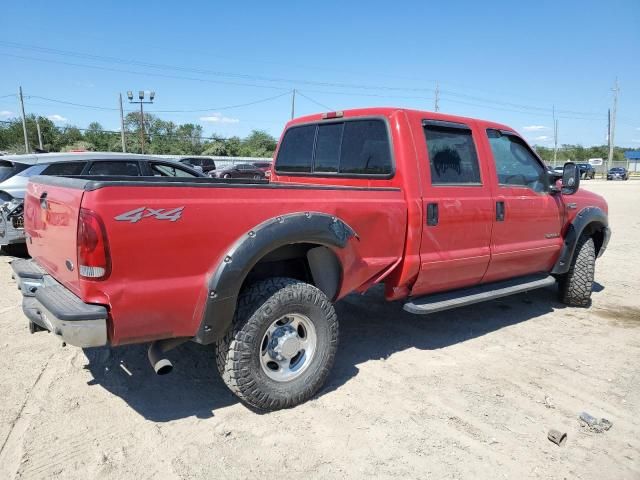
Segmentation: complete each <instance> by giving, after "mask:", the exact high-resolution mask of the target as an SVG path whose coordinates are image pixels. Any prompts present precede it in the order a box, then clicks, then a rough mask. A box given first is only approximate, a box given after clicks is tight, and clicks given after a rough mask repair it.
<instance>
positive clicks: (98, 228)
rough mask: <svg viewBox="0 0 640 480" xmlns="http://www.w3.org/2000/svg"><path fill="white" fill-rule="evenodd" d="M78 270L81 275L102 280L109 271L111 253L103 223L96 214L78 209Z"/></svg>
mask: <svg viewBox="0 0 640 480" xmlns="http://www.w3.org/2000/svg"><path fill="white" fill-rule="evenodd" d="M77 243H78V272H79V274H80V276H81V277H83V278H87V279H91V280H104V279H106V278H107V277H109V274H110V273H111V255H110V253H109V243H108V242H107V233H106V231H105V228H104V223H102V220H101V219H100V217H99V216H98V215H96V214H95V213H94V212H92V211H91V210H87V209H85V208H82V209H80V218H79V221H78V242H77Z"/></svg>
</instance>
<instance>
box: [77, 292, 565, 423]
mask: <svg viewBox="0 0 640 480" xmlns="http://www.w3.org/2000/svg"><path fill="white" fill-rule="evenodd" d="M555 292H556V290H554V289H552V288H549V289H542V290H537V291H533V292H529V293H527V294H520V295H514V296H512V297H507V298H503V299H500V300H494V301H490V302H486V303H483V304H478V305H472V306H469V307H464V308H459V309H456V310H449V311H446V312H440V313H436V314H432V315H429V316H416V315H411V314H409V313H406V312H404V310H402V303H401V302H394V303H388V302H386V301H385V300H384V298H383V293H382V289H381V288H379V287H376V288H373V289H372V290H370V291H369V292H367V293H366V294H365V295H350V296H348V297H347V298H345V299H343V300H342V301H341V302H339V303H338V304H337V305H336V310H337V312H338V317H339V319H340V346H339V348H338V354H337V357H336V363H335V366H334V368H333V370H332V372H331V374H330V376H329V378H328V380H327V383H326V385H325V386H324V388H323V389H322V390H321V391H320V392H319V393H318V394H317V397H320V396H322V395H325V394H327V393H329V392H331V391H333V390H335V389H337V388H339V387H341V386H342V385H344V384H345V383H347V382H348V381H349V380H350V379H352V378H353V377H355V376H356V375H358V372H359V369H358V365H360V364H362V363H365V362H367V361H368V360H372V359H384V358H388V357H389V356H390V355H392V354H394V353H396V352H400V351H403V350H406V349H408V348H416V349H419V350H435V349H441V348H446V347H448V346H451V345H455V344H457V343H460V342H464V341H467V340H470V339H473V338H477V337H480V336H483V335H486V334H489V333H491V332H494V331H497V330H499V329H501V328H504V327H508V326H510V325H515V324H517V323H520V322H524V321H527V320H530V319H533V318H536V317H539V316H541V315H544V314H546V313H550V312H552V311H553V310H554V309H559V308H563V307H564V305H562V304H561V303H559V302H557V301H556V300H555V296H556V293H555ZM84 352H85V355H86V356H87V359H88V360H89V362H88V365H87V366H86V367H85V368H87V369H88V370H89V371H90V372H91V374H92V375H93V380H91V381H90V382H89V384H90V385H100V386H102V387H103V388H105V389H106V390H108V391H109V392H111V393H113V394H114V395H117V396H119V397H121V398H122V399H123V400H124V401H125V402H127V404H128V405H129V406H130V407H131V408H133V409H134V410H135V411H137V412H138V413H139V414H140V415H142V416H143V417H145V418H146V419H148V420H151V421H155V422H167V421H171V420H176V419H180V418H186V417H190V416H195V417H198V418H210V417H212V416H213V415H214V413H215V411H216V410H217V409H220V408H224V407H227V406H229V405H233V404H235V403H237V402H238V399H237V398H236V397H235V396H234V395H233V394H232V393H231V392H230V391H229V390H228V389H227V388H226V386H225V385H224V383H223V382H222V380H221V379H220V377H219V375H218V372H217V369H216V366H215V352H214V348H213V347H211V346H202V345H197V344H195V343H186V344H184V345H181V346H179V347H178V348H176V349H175V350H172V351H171V352H169V354H168V357H169V359H170V360H171V361H172V362H173V363H174V370H173V372H172V373H171V374H170V375H166V376H157V375H156V374H155V373H154V372H153V369H152V368H151V366H150V365H149V362H148V360H147V346H146V345H135V346H127V347H119V348H97V349H85V350H84ZM426 367H428V365H425V368H426Z"/></svg>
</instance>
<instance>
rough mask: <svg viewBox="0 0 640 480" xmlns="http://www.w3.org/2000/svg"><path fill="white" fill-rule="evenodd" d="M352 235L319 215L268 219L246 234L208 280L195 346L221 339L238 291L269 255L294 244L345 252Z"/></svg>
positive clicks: (338, 222) (332, 219)
mask: <svg viewBox="0 0 640 480" xmlns="http://www.w3.org/2000/svg"><path fill="white" fill-rule="evenodd" d="M353 237H357V234H356V233H355V231H354V230H353V229H352V228H351V227H350V226H349V225H347V224H346V223H345V222H343V221H342V220H340V219H339V218H337V217H335V216H332V215H328V214H326V213H319V212H297V213H290V214H286V215H281V216H278V217H274V218H270V219H269V220H266V221H265V222H262V223H261V224H260V225H257V226H256V227H255V228H253V229H251V230H250V231H248V232H246V233H245V234H244V235H242V237H240V238H239V239H238V240H236V242H235V243H234V244H233V245H232V246H231V248H230V249H229V250H228V251H227V252H226V253H225V254H224V256H223V257H222V261H221V262H220V264H219V265H218V266H217V268H216V269H215V271H214V273H213V275H212V276H211V277H210V278H209V279H208V284H207V291H208V295H207V300H206V305H205V309H204V314H203V318H202V321H201V324H200V328H199V329H198V332H197V334H196V336H195V341H197V342H198V343H204V344H208V343H212V342H214V341H216V340H218V339H219V338H221V337H222V336H223V335H224V334H225V332H226V331H227V329H228V328H229V326H230V325H231V322H232V321H233V316H234V315H235V310H236V304H237V301H238V295H239V293H240V288H241V287H242V284H243V282H244V280H245V278H246V277H247V275H248V273H249V272H250V271H251V269H252V268H253V267H254V266H255V265H256V264H257V263H258V262H259V261H260V259H262V258H263V257H264V256H265V255H266V254H268V253H269V252H272V251H274V250H275V249H277V248H279V247H281V246H284V245H290V244H295V243H314V244H318V245H322V246H325V247H328V248H330V249H342V248H345V247H346V246H347V244H348V242H349V239H351V238H353Z"/></svg>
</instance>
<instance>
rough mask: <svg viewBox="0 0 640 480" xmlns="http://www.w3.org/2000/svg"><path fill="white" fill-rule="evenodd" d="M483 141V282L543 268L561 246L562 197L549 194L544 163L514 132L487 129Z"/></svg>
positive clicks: (546, 267)
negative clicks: (487, 234) (488, 190)
mask: <svg viewBox="0 0 640 480" xmlns="http://www.w3.org/2000/svg"><path fill="white" fill-rule="evenodd" d="M483 140H484V141H485V142H486V146H487V156H488V157H492V159H493V161H492V162H491V167H493V169H494V170H495V172H494V203H495V205H494V209H495V220H494V224H493V230H492V234H491V263H490V264H489V269H488V270H487V273H486V275H485V276H484V278H483V283H486V282H492V281H496V280H502V279H506V278H511V277H516V276H521V275H527V274H531V273H538V272H549V271H550V270H551V268H552V267H553V264H554V263H555V261H556V260H557V258H558V256H559V255H560V249H561V248H562V237H561V235H560V230H561V228H562V218H563V214H564V205H563V203H562V197H561V195H552V194H551V193H550V192H549V180H548V178H549V177H548V174H547V173H546V168H545V167H544V164H543V163H542V161H541V160H540V159H539V158H538V156H537V155H536V154H535V153H533V151H532V150H531V149H530V148H529V146H528V145H527V144H526V142H525V141H524V140H522V139H521V138H520V137H518V136H517V135H516V134H514V133H513V132H509V131H504V130H497V129H491V128H489V129H487V130H486V131H485V132H484V138H483Z"/></svg>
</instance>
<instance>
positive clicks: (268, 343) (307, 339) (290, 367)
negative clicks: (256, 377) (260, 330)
mask: <svg viewBox="0 0 640 480" xmlns="http://www.w3.org/2000/svg"><path fill="white" fill-rule="evenodd" d="M317 343H318V337H317V335H316V329H315V327H314V326H313V322H312V321H311V320H310V319H309V317H307V316H305V315H302V314H299V313H290V314H287V315H283V316H282V317H280V318H278V319H277V320H276V321H275V322H273V323H272V324H271V325H270V326H269V328H267V331H266V332H265V334H264V336H263V337H262V341H261V342H260V351H259V355H260V365H261V366H262V371H263V372H264V373H265V374H266V375H267V376H268V377H269V378H270V379H272V380H275V381H276V382H289V381H291V380H293V379H295V378H297V377H299V376H300V375H302V373H303V372H304V371H305V370H306V369H307V368H308V367H309V365H310V364H311V362H312V361H313V357H314V356H315V353H316V346H317Z"/></svg>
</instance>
